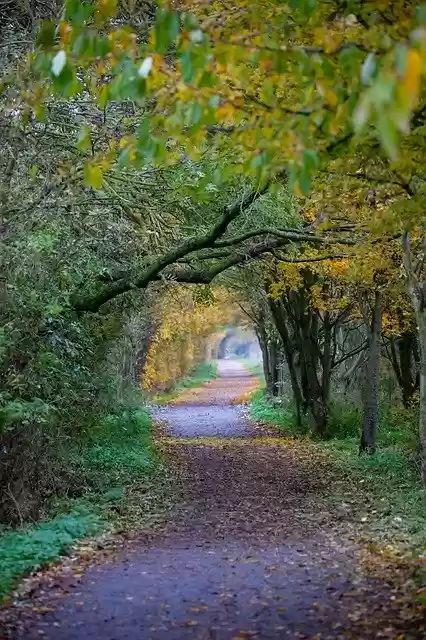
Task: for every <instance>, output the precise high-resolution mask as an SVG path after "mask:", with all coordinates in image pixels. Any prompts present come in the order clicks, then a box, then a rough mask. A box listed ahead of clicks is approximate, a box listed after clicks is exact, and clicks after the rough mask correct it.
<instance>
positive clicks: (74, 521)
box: [0, 507, 103, 596]
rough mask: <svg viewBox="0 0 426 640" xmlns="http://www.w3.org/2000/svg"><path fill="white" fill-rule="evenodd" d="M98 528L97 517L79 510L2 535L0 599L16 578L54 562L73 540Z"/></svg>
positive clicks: (13, 584) (87, 511)
mask: <svg viewBox="0 0 426 640" xmlns="http://www.w3.org/2000/svg"><path fill="white" fill-rule="evenodd" d="M102 526H103V522H102V520H101V518H100V516H99V515H98V514H96V513H94V512H93V511H91V510H90V509H87V508H83V507H81V508H80V509H75V510H73V511H71V512H70V513H68V514H62V515H58V516H56V517H55V518H53V519H51V520H49V521H47V522H43V523H41V524H38V525H36V526H33V527H29V528H28V529H25V530H22V531H10V532H6V533H4V534H2V535H1V536H0V557H1V566H0V596H4V595H5V594H7V593H8V592H9V591H10V590H11V589H12V588H13V587H14V586H15V584H16V581H17V579H18V578H19V577H21V576H23V575H25V574H26V573H28V572H29V571H32V570H36V569H39V568H40V567H42V566H43V565H45V564H47V563H48V562H51V561H52V560H55V559H56V558H57V557H58V556H60V555H62V554H63V553H64V552H65V551H67V549H69V548H70V546H71V545H72V543H73V542H74V541H75V540H77V539H79V538H84V537H85V536H87V535H90V534H93V533H96V532H97V531H99V530H100V529H101V528H102Z"/></svg>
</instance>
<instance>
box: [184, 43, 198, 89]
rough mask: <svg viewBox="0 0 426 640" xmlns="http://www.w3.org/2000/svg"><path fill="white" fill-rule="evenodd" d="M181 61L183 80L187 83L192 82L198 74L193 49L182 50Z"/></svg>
mask: <svg viewBox="0 0 426 640" xmlns="http://www.w3.org/2000/svg"><path fill="white" fill-rule="evenodd" d="M180 61H181V64H182V75H183V81H184V82H185V83H186V84H191V83H192V82H193V81H194V80H195V77H196V75H197V69H196V67H195V65H194V62H195V56H194V55H193V53H192V51H191V49H185V51H183V52H182V54H181V56H180Z"/></svg>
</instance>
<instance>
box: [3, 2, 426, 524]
mask: <svg viewBox="0 0 426 640" xmlns="http://www.w3.org/2000/svg"><path fill="white" fill-rule="evenodd" d="M158 5H159V6H157V3H153V2H150V1H142V2H138V1H137V0H136V1H130V0H129V1H124V0H123V1H122V2H121V1H119V2H115V1H114V0H99V2H80V1H79V0H69V1H68V2H66V3H65V5H64V6H63V5H62V3H61V2H57V3H55V2H53V1H50V0H47V2H43V3H41V2H40V3H39V2H37V1H34V2H32V1H31V2H26V3H23V2H22V3H21V2H20V1H19V0H16V1H14V2H9V3H0V28H1V42H0V48H1V56H0V64H1V67H2V69H1V71H2V81H1V97H0V101H1V113H0V128H1V140H2V143H1V147H0V167H1V169H0V173H1V175H0V178H1V182H0V210H1V213H0V218H1V220H0V225H1V226H0V234H1V242H2V245H1V254H0V256H1V257H0V259H1V272H0V278H1V281H0V287H1V289H0V296H1V300H2V305H1V329H0V357H1V373H0V375H1V388H0V521H1V522H2V523H4V524H6V525H9V524H14V525H19V524H22V523H24V522H27V521H34V520H37V519H38V518H40V517H41V516H42V515H43V514H44V513H45V509H46V508H47V505H48V504H49V503H50V501H51V500H52V498H53V497H57V496H61V495H71V496H72V495H79V494H81V493H82V492H83V491H84V490H85V488H87V486H91V483H92V484H93V483H95V484H96V483H97V482H98V479H97V478H98V476H97V475H96V474H97V473H98V471H99V470H102V471H103V472H104V473H106V474H111V473H116V471H117V468H118V467H119V466H120V464H121V462H120V460H121V459H119V458H117V453H116V451H115V450H114V452H113V453H111V449H109V448H108V447H110V446H111V441H114V438H116V439H119V440H120V439H121V440H122V439H123V437H124V436H125V435H126V434H127V435H126V437H127V436H128V437H129V438H130V437H131V436H132V437H133V435H135V434H136V435H137V436H138V437H139V435H140V431H141V430H142V431H143V430H144V429H145V428H146V427H145V426H144V425H145V422H144V420H145V415H144V414H141V409H140V407H141V406H142V403H143V396H142V392H143V393H145V394H146V393H151V392H152V391H153V390H167V389H168V388H169V387H170V386H171V385H172V384H173V382H175V381H176V380H179V379H181V378H183V377H185V376H186V375H188V373H189V372H190V371H191V370H193V368H194V366H196V365H197V364H199V363H200V362H202V361H204V359H205V358H206V356H207V355H208V353H211V349H210V352H209V348H210V347H209V345H210V346H211V339H210V337H211V336H212V335H215V334H216V333H217V332H219V331H220V330H221V329H220V328H221V327H224V326H227V325H230V324H233V323H239V324H243V325H247V326H250V327H252V328H253V329H254V331H255V332H256V335H257V337H258V340H259V344H260V347H261V350H262V354H263V369H264V375H265V380H266V386H267V391H268V394H270V396H273V397H281V398H282V397H284V398H285V402H286V403H287V405H286V406H288V408H289V410H290V411H291V412H292V414H293V415H294V422H295V425H296V426H297V427H300V430H301V431H303V432H306V431H309V432H310V433H311V434H312V435H313V436H315V437H318V438H321V439H327V438H329V437H338V436H339V429H338V428H337V427H336V424H335V423H336V417H335V416H336V411H337V410H338V411H339V412H340V414H339V415H340V416H341V420H342V422H344V421H345V420H346V417H345V415H346V414H348V413H350V414H351V415H354V412H355V426H354V429H355V430H356V435H357V439H358V441H359V452H360V454H362V455H364V454H365V455H374V454H375V452H376V451H377V449H378V448H379V449H380V443H381V441H380V430H379V429H378V425H379V423H380V421H382V423H383V422H386V421H392V423H393V424H394V425H396V429H397V431H399V432H401V434H403V433H407V434H408V436H409V439H410V442H412V443H413V445H412V455H413V459H414V460H415V462H416V464H417V466H418V469H419V473H420V469H422V474H423V480H424V482H426V462H425V459H426V280H425V277H426V274H425V270H424V269H425V265H424V261H425V250H426V244H425V222H426V215H425V205H426V196H425V177H426V176H425V169H424V167H425V135H426V102H425V100H426V93H425V88H424V74H425V69H426V24H425V20H426V13H425V11H424V8H422V7H420V8H417V7H416V4H415V3H412V2H404V1H398V2H393V3H386V2H385V3H384V2H381V1H380V0H376V1H371V2H370V1H369V2H361V1H360V2H357V1H354V2H344V1H343V2H342V1H339V0H336V1H335V2H334V1H333V2H327V3H320V2H318V3H316V2H315V1H305V0H300V1H295V2H288V3H287V2H280V1H279V0H267V1H264V2H262V3H259V2H254V1H253V2H252V1H251V0H242V1H241V2H237V3H235V2H212V3H211V2H204V0H194V1H190V0H182V1H181V2H170V3H168V2H162V3H158ZM351 435H354V434H353V433H352V434H351ZM102 443H107V444H105V447H104V448H102V447H103V444H102ZM357 446H358V445H357ZM108 452H109V453H108ZM112 458H113V459H112ZM117 460H118V462H117ZM142 467H143V465H142ZM138 469H139V467H138ZM94 470H95V471H96V473H95V471H94Z"/></svg>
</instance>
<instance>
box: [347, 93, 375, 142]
mask: <svg viewBox="0 0 426 640" xmlns="http://www.w3.org/2000/svg"><path fill="white" fill-rule="evenodd" d="M371 111H372V105H371V99H370V95H369V94H368V93H365V94H364V95H363V96H362V97H361V100H360V101H359V102H358V104H357V106H356V107H355V111H354V113H353V116H352V122H353V126H354V129H355V132H356V133H361V131H363V129H364V128H365V126H366V125H367V124H368V122H369V119H370V115H371Z"/></svg>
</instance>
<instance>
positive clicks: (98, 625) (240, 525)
mask: <svg viewBox="0 0 426 640" xmlns="http://www.w3.org/2000/svg"><path fill="white" fill-rule="evenodd" d="M252 388H253V379H252V378H251V376H249V375H248V374H247V373H246V372H245V371H244V370H243V369H242V367H241V366H240V365H238V364H235V363H234V364H232V363H229V362H226V363H223V365H222V366H221V376H220V378H219V379H218V380H216V381H213V382H211V383H209V384H208V385H206V386H205V387H203V388H202V389H198V390H192V391H189V392H186V393H185V396H184V401H182V399H180V400H179V401H177V402H175V403H174V405H171V406H168V407H166V408H162V409H159V410H158V417H159V418H161V420H163V421H165V422H166V423H167V425H168V434H169V435H166V436H165V437H164V438H163V439H162V446H163V448H164V450H165V452H166V454H167V455H168V456H169V458H170V459H171V460H172V461H175V462H176V463H177V464H178V466H179V468H180V469H181V474H182V478H183V482H184V484H185V485H186V488H187V497H186V500H185V501H184V502H183V503H182V504H180V505H179V507H178V508H176V510H175V512H174V513H173V516H172V517H171V518H170V520H169V522H168V524H167V526H166V527H165V529H163V530H162V531H161V532H158V533H157V534H156V535H153V536H151V537H150V538H149V539H146V538H139V539H138V540H133V541H132V542H129V543H128V545H127V546H125V547H124V548H123V549H122V550H121V551H120V553H119V557H118V559H116V560H115V561H114V562H109V563H105V562H99V563H98V564H96V565H95V566H92V567H90V568H89V569H88V570H87V571H86V572H85V573H84V575H82V576H81V577H78V578H77V579H76V580H75V581H74V583H73V584H72V585H71V586H69V587H68V588H67V589H66V590H65V592H67V594H66V597H64V595H65V592H64V589H63V587H60V588H58V585H57V584H53V586H52V585H50V586H49V585H48V584H47V583H46V585H45V592H44V594H43V593H42V594H41V595H40V593H39V594H38V600H37V608H38V611H36V614H35V615H33V616H32V617H31V618H30V624H29V625H28V624H25V625H24V631H22V633H20V634H18V632H16V633H17V635H16V637H23V638H25V639H27V640H30V639H34V638H40V637H44V638H49V639H52V640H76V639H80V638H81V639H84V638H92V639H94V640H124V639H127V638H128V639H135V640H136V639H137V640H145V639H146V640H148V639H149V638H151V639H152V640H158V639H160V638H171V639H172V640H174V639H178V638H194V639H199V640H202V639H205V640H208V639H211V640H228V639H234V640H242V639H244V638H332V639H339V638H342V639H343V638H351V639H355V638H421V637H424V636H423V635H422V634H418V633H417V632H407V634H406V635H400V634H401V630H402V629H403V628H404V626H407V624H408V623H407V624H405V622H404V619H403V617H404V616H403V613H401V611H400V608H399V607H398V606H397V605H396V604H395V603H396V602H397V598H396V596H395V592H394V590H393V588H392V585H391V584H390V583H387V582H384V581H382V580H375V579H373V578H372V577H371V576H366V575H365V572H364V569H363V566H362V565H361V563H360V554H361V552H362V549H361V548H360V547H359V545H357V543H356V542H355V541H354V540H353V529H352V522H351V521H352V519H353V517H354V514H353V513H350V512H348V511H345V509H343V510H342V509H338V508H337V507H330V504H329V502H328V500H327V496H328V495H329V493H330V478H331V476H330V473H329V472H328V470H327V473H326V472H325V468H326V464H327V463H326V461H324V469H322V467H321V461H320V463H319V466H316V467H313V466H312V464H311V465H310V464H309V455H310V454H309V449H307V450H306V451H305V453H303V451H304V450H303V445H301V446H302V449H300V447H299V445H297V444H291V443H284V446H283V442H282V441H280V439H277V438H274V437H271V434H268V433H266V434H265V433H259V431H258V429H256V428H254V427H253V426H252V425H250V421H249V419H248V417H247V415H246V412H245V409H244V407H242V406H237V405H235V404H232V403H233V402H234V400H235V399H238V398H239V397H241V395H242V394H244V393H245V392H246V391H247V390H250V389H252ZM301 451H302V454H301ZM323 470H324V473H322V471H323ZM43 603H44V604H45V605H46V606H45V607H44V609H45V610H43V606H41V604H43ZM30 605H31V603H30ZM22 606H23V607H25V606H27V609H28V603H27V605H25V603H24V604H23V605H22ZM27 622H28V619H27Z"/></svg>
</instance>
